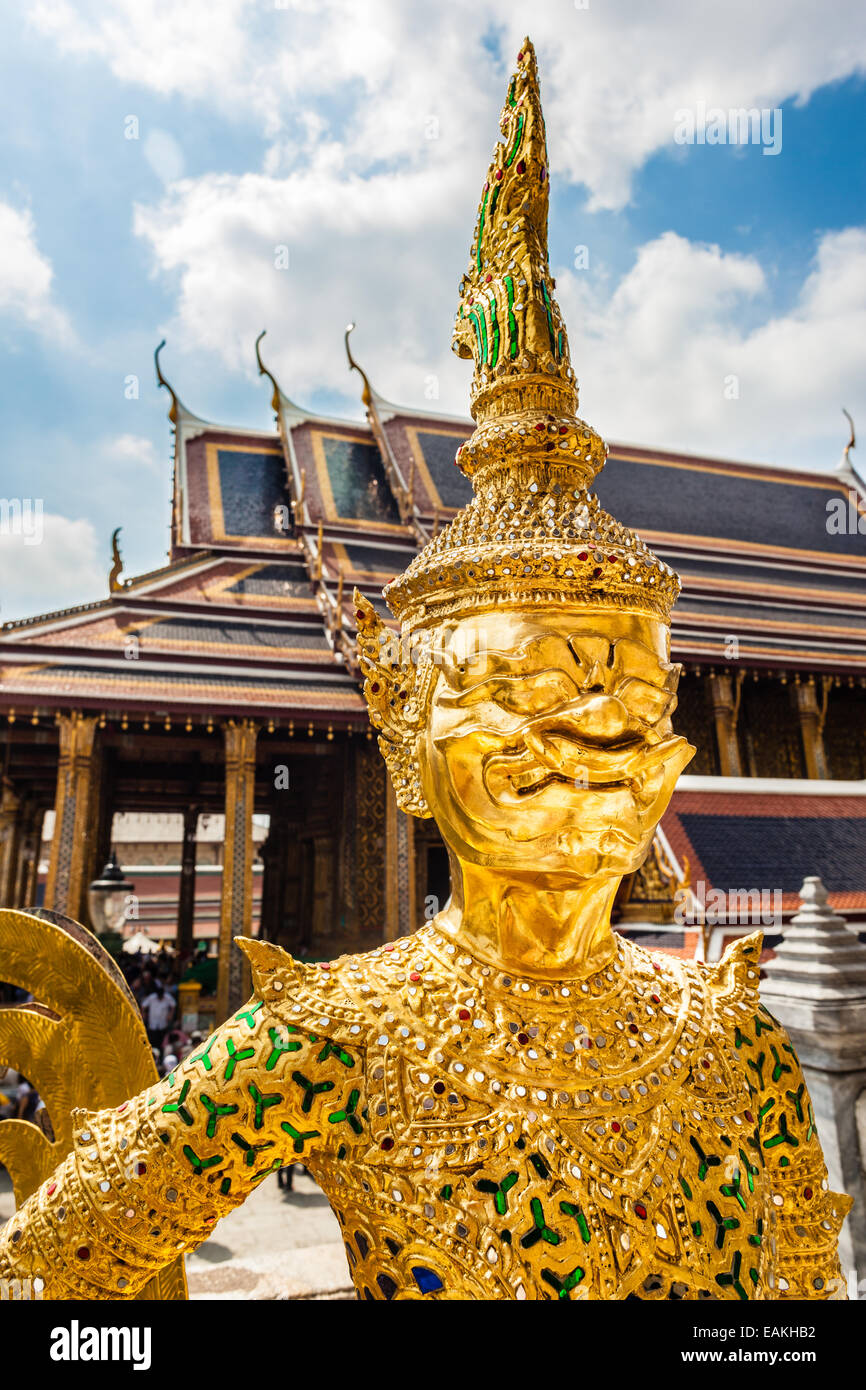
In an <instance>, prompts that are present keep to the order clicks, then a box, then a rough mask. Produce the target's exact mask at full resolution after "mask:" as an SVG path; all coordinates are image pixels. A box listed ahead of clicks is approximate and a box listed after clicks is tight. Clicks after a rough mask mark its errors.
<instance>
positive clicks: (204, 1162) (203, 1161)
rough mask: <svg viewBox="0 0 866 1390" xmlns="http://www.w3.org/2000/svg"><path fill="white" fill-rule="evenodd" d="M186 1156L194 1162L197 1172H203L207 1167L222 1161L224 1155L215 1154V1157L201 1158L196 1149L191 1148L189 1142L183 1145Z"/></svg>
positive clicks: (193, 1165) (190, 1161)
mask: <svg viewBox="0 0 866 1390" xmlns="http://www.w3.org/2000/svg"><path fill="white" fill-rule="evenodd" d="M183 1156H184V1158H185V1159H186V1160H187V1161H188V1162H189V1163H191V1164H192V1167H193V1170H194V1172H195V1173H197V1174H198V1173H203V1172H204V1171H205V1169H206V1168H213V1167H215V1165H216V1164H217V1163H222V1161H223V1155H222V1154H215V1155H214V1157H213V1158H199V1156H198V1154H197V1153H196V1151H195V1149H192V1148H190V1146H189V1144H184V1146H183Z"/></svg>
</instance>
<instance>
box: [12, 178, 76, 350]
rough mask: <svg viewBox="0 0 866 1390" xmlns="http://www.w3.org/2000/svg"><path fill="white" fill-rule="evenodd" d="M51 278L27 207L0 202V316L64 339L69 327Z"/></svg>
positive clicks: (48, 265)
mask: <svg viewBox="0 0 866 1390" xmlns="http://www.w3.org/2000/svg"><path fill="white" fill-rule="evenodd" d="M53 278H54V271H53V270H52V268H51V262H50V261H49V260H48V259H47V257H45V256H44V255H43V254H42V252H41V251H40V250H39V247H38V246H37V244H36V227H35V225H34V222H33V216H32V214H31V212H30V210H29V209H28V208H14V207H12V206H11V204H9V203H5V202H2V201H0V315H6V316H8V317H9V318H10V319H12V320H13V322H17V323H24V324H26V325H27V326H28V327H30V328H32V329H35V330H36V331H37V332H39V333H43V334H45V335H46V336H47V337H54V338H55V339H58V340H59V341H61V342H68V341H69V340H70V338H71V329H70V326H69V321H68V319H67V318H66V315H65V314H64V313H63V312H62V310H60V309H58V308H57V306H56V304H55V303H54V300H53V298H52V280H53Z"/></svg>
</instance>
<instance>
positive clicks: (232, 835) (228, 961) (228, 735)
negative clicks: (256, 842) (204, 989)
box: [216, 719, 259, 1023]
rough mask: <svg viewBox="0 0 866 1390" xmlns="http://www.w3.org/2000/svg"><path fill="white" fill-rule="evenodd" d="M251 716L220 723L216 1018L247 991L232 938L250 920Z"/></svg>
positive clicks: (253, 775) (242, 931)
mask: <svg viewBox="0 0 866 1390" xmlns="http://www.w3.org/2000/svg"><path fill="white" fill-rule="evenodd" d="M258 731H259V729H258V725H257V724H256V723H255V722H254V721H253V720H252V719H239V720H234V719H230V720H229V722H228V723H227V724H226V725H224V735H225V759H226V802H225V821H226V823H225V848H224V853H223V884H222V907H221V910H220V940H219V976H218V983H217V1020H216V1021H217V1022H218V1023H219V1022H221V1021H222V1020H223V1019H224V1018H227V1017H228V1015H229V1013H230V1012H231V1011H232V1010H233V1009H236V1008H237V1007H238V1006H239V1005H240V1004H242V1003H243V1001H244V999H245V998H246V996H247V994H248V993H249V980H248V970H247V965H246V961H245V959H244V957H243V956H242V955H241V953H240V951H239V950H238V948H237V947H236V946H235V944H234V940H235V937H236V936H249V934H250V929H251V927H252V921H253V808H254V801H255V790H256V738H257V735H258Z"/></svg>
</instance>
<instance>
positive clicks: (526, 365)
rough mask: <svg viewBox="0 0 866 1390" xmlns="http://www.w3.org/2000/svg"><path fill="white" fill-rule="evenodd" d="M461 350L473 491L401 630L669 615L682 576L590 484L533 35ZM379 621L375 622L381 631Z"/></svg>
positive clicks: (485, 217)
mask: <svg viewBox="0 0 866 1390" xmlns="http://www.w3.org/2000/svg"><path fill="white" fill-rule="evenodd" d="M500 132H501V137H502V138H501V139H500V140H499V142H498V144H497V145H496V149H495V150H494V153H493V160H492V162H491V164H490V168H489V170H488V173H487V179H486V181H485V184H484V188H483V190H482V195H481V205H480V207H479V210H478V220H477V222H476V225H475V236H474V238H473V242H472V250H471V260H470V264H469V270H468V271H467V273H466V275H464V277H463V279H462V281H461V283H460V300H461V302H460V308H459V310H458V313H457V322H456V325H455V331H454V342H453V347H454V349H455V351H456V352H457V353H458V355H459V356H461V357H472V358H474V359H475V374H474V377H473V382H472V395H471V407H472V414H473V416H474V417H475V420H476V422H477V428H476V430H475V432H474V433H473V434H472V436H471V438H470V439H468V440H467V441H466V443H465V444H463V445H462V446H461V448H460V449H458V451H457V457H456V460H455V462H456V463H457V465H458V467H459V468H460V469H461V471H462V472H463V473H464V474H465V475H466V476H467V477H468V478H471V480H472V493H473V495H472V500H471V501H470V502H469V503H468V504H467V505H466V506H465V507H464V508H463V509H462V510H461V511H460V512H458V514H457V516H456V517H455V518H454V520H453V521H452V522H451V523H450V524H449V525H448V526H447V527H445V528H444V529H443V530H442V531H439V532H437V534H436V536H435V537H434V538H433V539H431V541H430V542H429V543H428V544H427V545H426V546H425V547H424V549H423V550H422V551H421V552H420V554H419V555H418V556H416V558H415V559H414V560H413V561H412V562H411V564H410V565H409V567H408V568H407V569H406V571H405V572H404V573H403V574H402V575H400V576H398V578H396V579H394V580H393V581H392V582H391V583H390V584H389V585H388V586H387V587H386V589H385V591H384V593H385V598H386V599H387V602H388V604H389V606H390V608H391V611H392V613H393V614H394V616H395V617H396V618H398V619H399V620H400V621H401V623H408V624H409V625H410V627H411V626H432V625H433V624H435V623H437V622H440V621H441V620H442V619H444V618H446V617H454V616H458V615H460V614H461V613H464V612H470V611H472V610H477V609H482V608H485V607H491V606H496V605H499V604H501V603H503V602H508V603H516V604H520V605H524V604H526V603H537V604H547V605H550V604H555V605H559V604H562V603H570V604H585V605H587V606H590V605H591V606H598V605H608V606H612V607H616V608H621V609H627V610H628V611H630V612H636V613H645V614H647V615H649V616H652V617H659V618H661V619H663V620H664V621H665V622H668V621H669V619H670V609H671V605H672V604H673V602H674V601H675V599H676V596H677V594H678V592H679V581H678V579H677V577H676V575H675V574H674V572H673V570H671V568H670V567H669V566H668V565H666V564H664V563H663V562H661V561H660V560H658V559H657V558H656V557H655V556H654V555H653V554H652V553H651V551H649V550H648V548H647V547H646V546H645V545H644V543H643V542H642V541H641V539H640V537H639V536H637V535H635V534H634V532H632V531H630V530H629V529H628V527H626V526H621V525H620V524H619V523H618V522H617V521H615V520H614V518H613V517H611V516H609V515H608V514H607V512H605V511H604V510H603V509H602V508H601V507H600V506H599V502H598V498H597V497H596V496H595V494H594V493H591V492H590V491H589V488H590V487H591V485H592V481H593V479H594V478H595V476H596V474H597V473H598V472H599V470H600V469H601V467H602V466H603V464H604V461H605V457H606V454H607V446H606V445H605V443H604V440H603V439H602V438H601V436H600V435H599V434H598V433H597V432H596V431H595V430H594V429H593V428H592V426H591V425H588V424H586V423H585V421H583V420H580V419H578V417H577V414H576V411H577V404H578V400H577V383H576V381H575V376H574V372H573V370H572V367H571V363H570V361H569V355H568V338H567V336H566V332H565V324H564V323H563V320H562V315H561V313H560V311H559V306H558V305H557V303H556V300H555V299H554V296H553V291H554V288H555V284H554V281H553V278H552V277H551V274H550V266H549V264H548V255H547V210H548V170H547V141H546V138H545V132H544V117H543V115H542V112H541V99H540V96H539V90H538V73H537V70H536V63H535V52H534V50H533V47H532V44H531V43H530V42H529V40H528V39H525V40H524V42H523V46H522V48H521V50H520V53H519V54H518V58H517V71H516V72H515V74H514V76H513V77H512V79H511V82H510V84H509V87H508V95H507V97H506V99H505V106H504V107H503V110H502V117H501V121H500ZM371 630H372V629H371Z"/></svg>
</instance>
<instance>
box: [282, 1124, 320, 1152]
mask: <svg viewBox="0 0 866 1390" xmlns="http://www.w3.org/2000/svg"><path fill="white" fill-rule="evenodd" d="M280 1129H284V1130H285V1131H286V1134H288V1135H289V1137H290V1138H291V1139H293V1140H294V1143H293V1145H292V1147H293V1149H294V1151H295V1153H296V1154H301V1153H303V1152H304V1144H305V1142H306V1141H307V1140H308V1139H317V1138H318V1137H319V1131H318V1130H317V1129H308V1130H305V1131H304V1130H300V1129H295V1128H294V1126H293V1125H290V1124H289V1122H288V1120H283V1121H282V1123H281V1125H280Z"/></svg>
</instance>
